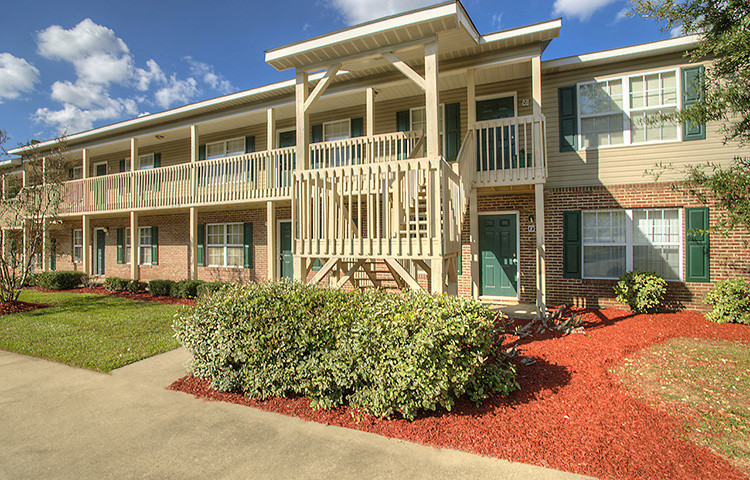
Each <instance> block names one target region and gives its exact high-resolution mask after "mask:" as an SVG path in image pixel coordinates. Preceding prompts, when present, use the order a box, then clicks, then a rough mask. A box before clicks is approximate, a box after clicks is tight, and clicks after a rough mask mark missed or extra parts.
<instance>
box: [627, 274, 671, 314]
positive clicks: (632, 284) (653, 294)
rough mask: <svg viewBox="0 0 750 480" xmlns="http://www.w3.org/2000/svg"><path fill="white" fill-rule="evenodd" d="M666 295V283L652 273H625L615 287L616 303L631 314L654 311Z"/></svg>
mask: <svg viewBox="0 0 750 480" xmlns="http://www.w3.org/2000/svg"><path fill="white" fill-rule="evenodd" d="M666 293H667V281H666V280H664V279H663V278H661V277H660V276H659V275H657V274H656V273H654V272H625V273H623V274H622V275H620V279H619V280H618V282H617V284H616V285H615V294H616V295H617V297H616V298H617V301H618V302H623V303H627V304H628V305H629V306H630V311H631V312H633V313H647V312H653V311H655V310H656V309H657V308H658V307H659V305H661V303H662V301H663V300H664V295H665V294H666Z"/></svg>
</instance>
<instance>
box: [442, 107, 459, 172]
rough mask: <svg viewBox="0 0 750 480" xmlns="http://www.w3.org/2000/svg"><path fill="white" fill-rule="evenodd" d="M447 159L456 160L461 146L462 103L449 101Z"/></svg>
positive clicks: (446, 111)
mask: <svg viewBox="0 0 750 480" xmlns="http://www.w3.org/2000/svg"><path fill="white" fill-rule="evenodd" d="M445 147H446V152H445V159H446V160H448V161H449V162H453V161H455V160H456V157H457V156H458V150H459V149H460V148H461V104H460V103H449V104H448V105H446V106H445Z"/></svg>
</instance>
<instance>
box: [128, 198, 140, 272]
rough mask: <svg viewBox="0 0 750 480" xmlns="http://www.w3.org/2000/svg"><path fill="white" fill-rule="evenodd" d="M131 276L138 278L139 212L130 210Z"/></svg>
mask: <svg viewBox="0 0 750 480" xmlns="http://www.w3.org/2000/svg"><path fill="white" fill-rule="evenodd" d="M130 278H131V279H133V280H138V279H139V278H140V269H139V268H138V212H132V211H131V212H130Z"/></svg>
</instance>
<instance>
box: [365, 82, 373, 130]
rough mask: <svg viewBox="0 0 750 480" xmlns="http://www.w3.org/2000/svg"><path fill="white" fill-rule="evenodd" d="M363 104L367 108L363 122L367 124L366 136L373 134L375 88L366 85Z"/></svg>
mask: <svg viewBox="0 0 750 480" xmlns="http://www.w3.org/2000/svg"><path fill="white" fill-rule="evenodd" d="M365 104H366V108H367V110H366V111H367V115H366V119H365V123H366V124H367V125H366V127H367V136H368V137H372V136H373V135H375V89H374V88H372V87H368V88H367V89H366V90H365Z"/></svg>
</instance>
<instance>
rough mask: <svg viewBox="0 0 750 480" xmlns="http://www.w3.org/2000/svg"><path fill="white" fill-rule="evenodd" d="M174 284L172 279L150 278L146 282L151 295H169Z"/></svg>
mask: <svg viewBox="0 0 750 480" xmlns="http://www.w3.org/2000/svg"><path fill="white" fill-rule="evenodd" d="M174 284H175V282H173V281H172V280H151V281H150V282H148V291H149V292H150V293H151V295H159V296H161V295H169V294H170V292H171V291H172V285H174Z"/></svg>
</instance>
